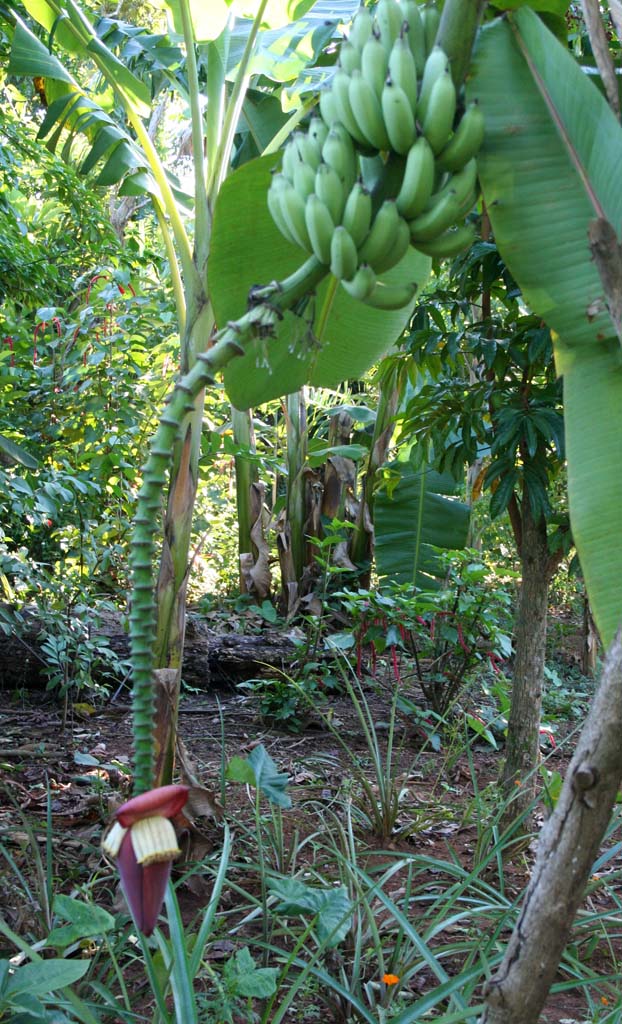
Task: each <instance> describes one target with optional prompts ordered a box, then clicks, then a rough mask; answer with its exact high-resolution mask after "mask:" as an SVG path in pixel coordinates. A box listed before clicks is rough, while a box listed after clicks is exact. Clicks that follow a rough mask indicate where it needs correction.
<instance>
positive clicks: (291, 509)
mask: <svg viewBox="0 0 622 1024" xmlns="http://www.w3.org/2000/svg"><path fill="white" fill-rule="evenodd" d="M285 415H286V423H287V524H288V527H289V539H290V544H291V554H292V563H293V569H294V573H295V580H296V582H297V583H298V584H300V581H301V579H302V573H303V569H304V565H305V543H306V542H305V536H304V527H305V521H306V518H307V500H306V481H305V474H304V469H305V465H306V461H307V447H308V446H307V406H306V397H305V390H304V388H301V390H300V391H295V392H293V394H291V395H288V396H287V401H286V411H285ZM287 582H291V581H287Z"/></svg>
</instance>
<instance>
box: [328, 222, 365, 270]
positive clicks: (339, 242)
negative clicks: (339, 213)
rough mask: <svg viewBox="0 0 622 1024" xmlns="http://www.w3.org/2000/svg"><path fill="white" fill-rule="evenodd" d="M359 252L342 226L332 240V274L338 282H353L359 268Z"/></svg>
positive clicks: (336, 229) (336, 230) (337, 229)
mask: <svg viewBox="0 0 622 1024" xmlns="http://www.w3.org/2000/svg"><path fill="white" fill-rule="evenodd" d="M358 261H359V260H358V252H357V251H356V246H355V244H354V242H353V240H352V236H351V234H350V232H349V231H348V230H347V229H346V228H344V226H343V225H342V224H340V225H339V227H337V228H335V231H334V233H333V237H332V238H331V240H330V272H331V274H333V276H334V277H336V278H337V280H338V281H344V280H345V281H351V280H352V278H353V277H354V275H355V274H356V270H357V267H358Z"/></svg>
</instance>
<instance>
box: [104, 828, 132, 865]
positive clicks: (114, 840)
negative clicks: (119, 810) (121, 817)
mask: <svg viewBox="0 0 622 1024" xmlns="http://www.w3.org/2000/svg"><path fill="white" fill-rule="evenodd" d="M126 832H127V829H126V828H123V825H119V822H118V821H115V822H114V824H113V825H112V826H111V827H110V828H109V829H108V831H107V832H106V835H105V836H104V838H103V839H102V850H103V851H104V853H105V854H106V856H107V857H110V858H111V859H112V860H114V859H115V858H116V856H117V854H118V852H119V850H120V849H121V843H122V842H123V837H124V836H125V833H126Z"/></svg>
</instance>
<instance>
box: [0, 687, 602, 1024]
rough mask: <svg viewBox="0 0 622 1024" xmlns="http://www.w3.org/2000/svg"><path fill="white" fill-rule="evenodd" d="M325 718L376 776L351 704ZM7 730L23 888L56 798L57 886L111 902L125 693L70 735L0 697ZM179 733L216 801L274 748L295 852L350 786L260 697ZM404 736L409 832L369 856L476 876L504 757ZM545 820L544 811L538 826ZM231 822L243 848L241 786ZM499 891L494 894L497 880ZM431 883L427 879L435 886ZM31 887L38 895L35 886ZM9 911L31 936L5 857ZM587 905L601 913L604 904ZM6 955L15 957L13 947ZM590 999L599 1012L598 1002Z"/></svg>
mask: <svg viewBox="0 0 622 1024" xmlns="http://www.w3.org/2000/svg"><path fill="white" fill-rule="evenodd" d="M371 708H372V717H373V721H374V722H375V724H376V731H377V735H378V736H379V737H380V741H381V743H382V742H384V737H385V736H386V716H387V707H386V702H385V701H384V700H383V698H382V696H376V697H374V698H371ZM325 711H326V713H327V714H328V715H329V717H330V720H331V722H332V725H333V726H334V727H336V729H337V731H338V733H339V735H340V736H341V737H342V739H344V740H345V741H346V742H347V744H348V745H349V746H350V748H351V750H352V751H354V752H356V753H357V754H358V755H359V758H360V764H361V765H363V767H365V766H366V765H367V766H368V768H369V769H370V768H371V765H370V761H369V753H368V748H367V746H366V744H365V740H364V737H363V734H362V730H361V726H360V723H359V720H358V719H357V716H356V714H355V713H354V711H353V708H352V704H351V701H350V700H349V699H348V698H347V697H343V696H340V697H336V698H331V699H330V700H329V701H328V703H327V704H326V706H325ZM0 720H1V722H2V730H1V733H0V783H1V794H0V828H1V832H0V839H1V841H2V844H3V847H4V849H6V850H8V851H9V854H10V857H11V858H12V860H13V865H14V866H16V867H17V868H18V869H19V870H21V871H22V872H23V874H24V876H25V877H26V878H32V875H33V870H34V868H33V858H32V851H31V850H30V846H29V844H30V840H29V832H28V829H29V827H30V828H34V829H35V831H36V833H37V838H38V841H39V844H40V849H41V850H43V848H44V841H45V829H44V825H45V820H46V813H47V811H46V808H47V799H48V797H47V793H48V787H49V793H50V795H51V806H50V810H51V815H52V823H53V833H52V842H53V848H54V853H55V864H56V868H55V872H56V875H57V878H58V885H59V887H60V888H61V889H62V890H63V891H66V892H71V891H72V888H73V887H75V885H76V884H79V883H80V882H81V880H82V879H83V877H84V873H85V872H91V873H93V872H102V871H103V872H104V873H103V875H102V877H103V878H104V881H105V879H106V877H108V880H109V881H108V888H107V887H106V884H103V886H102V893H106V894H108V895H109V894H110V891H111V886H112V882H111V880H110V875H108V876H106V874H105V868H102V861H101V857H100V852H99V839H100V836H101V830H102V825H103V823H104V822H105V821H106V819H107V817H108V815H109V811H110V808H111V807H112V806H113V805H114V804H115V802H117V803H118V802H119V801H120V800H121V799H122V798H123V797H124V795H125V794H126V793H127V790H128V779H127V776H126V774H125V769H126V767H127V768H129V765H130V759H131V716H130V708H129V704H128V703H127V698H126V697H125V698H124V696H123V694H121V695H117V700H116V702H115V703H108V704H104V705H103V706H101V707H97V708H95V709H94V708H92V707H91V706H89V705H88V704H86V703H85V704H80V703H78V704H74V705H73V706H71V705H70V710H69V714H68V716H67V721H66V723H65V727H64V728H63V715H62V710H61V709H60V708H59V707H58V705H57V704H55V703H52V702H49V701H46V699H45V696H44V695H42V694H39V695H31V696H30V697H28V698H26V697H24V695H23V694H21V695H20V696H19V697H18V696H15V695H11V694H8V693H5V694H3V695H0ZM221 723H222V732H221ZM180 732H181V735H182V737H183V740H184V743H185V745H186V748H187V751H188V756H189V758H190V760H191V763H192V766H193V768H194V770H195V772H196V775H197V776H198V777H199V778H200V780H201V781H202V782H203V783H204V784H205V785H206V786H208V787H215V789H216V790H218V791H219V787H220V783H219V779H220V777H221V765H222V763H223V757H224V759H225V760H227V761H228V760H229V759H230V758H231V757H233V756H234V755H240V756H242V757H245V756H246V755H247V754H248V752H249V751H250V750H251V749H252V748H253V746H254V745H256V744H258V743H262V744H263V745H264V746H265V747H266V749H267V750H268V752H269V753H270V755H271V757H272V758H273V759H274V761H275V762H276V763H277V765H278V767H279V769H280V770H281V771H284V772H287V773H288V775H289V778H290V786H289V792H290V794H291V796H292V800H293V808H292V810H291V811H288V812H286V814H285V815H284V820H285V829H286V836H285V838H286V845H287V843H288V842H290V843H293V842H295V841H297V842H300V841H301V840H302V839H303V838H304V837H305V836H308V835H309V833H310V832H311V831H312V830H313V829H314V828H315V827H317V822H316V821H314V820H313V819H312V817H311V816H310V814H309V807H310V806H312V804H313V802H314V801H315V802H319V803H320V804H322V805H323V806H326V807H327V806H330V805H331V804H333V803H334V804H335V807H337V806H338V804H337V801H338V798H339V794H340V792H341V787H342V786H343V782H344V779H345V778H347V777H348V776H351V774H352V771H351V769H352V764H351V761H349V758H348V757H347V756H346V755H345V753H344V751H343V749H342V748H341V747H340V744H339V742H338V741H337V740H336V738H335V733H334V732H332V731H331V730H330V729H329V728H328V727H327V725H326V724H325V722H323V721H322V719H321V718H320V717H319V716H317V715H313V714H311V715H310V716H309V718H308V720H307V721H306V723H305V728H304V730H303V731H302V732H300V733H298V734H291V733H287V732H284V731H278V730H275V729H271V728H269V727H268V725H267V724H266V723H265V722H263V721H262V720H261V718H260V717H259V715H258V705H257V700H256V698H254V697H253V696H252V695H242V694H241V693H240V692H239V691H235V690H228V691H224V692H220V693H204V694H197V693H192V694H189V695H186V696H184V698H183V701H182V706H181V712H180ZM221 735H224V740H225V750H224V753H223V750H222V748H221ZM398 738H399V743H398V745H397V748H396V753H395V763H396V772H397V773H398V774H399V773H401V774H402V776H403V784H404V792H405V799H404V802H403V804H402V807H401V811H400V818H399V822H398V826H399V828H400V829H402V832H401V834H397V835H395V836H393V837H391V838H389V839H387V840H385V841H384V842H380V841H378V840H377V839H375V838H374V837H373V836H372V835H371V834H369V833H368V834H367V835H366V834H365V830H364V829H362V830H360V836H359V837H360V843H361V855H362V856H364V857H365V858H366V863H368V864H369V865H371V866H372V867H373V865H374V864H376V865H377V864H378V863H382V858H383V851H389V852H393V853H394V852H395V851H398V852H399V851H403V852H407V853H413V852H415V853H424V854H426V855H430V856H432V857H436V858H439V859H446V858H448V857H457V858H458V859H459V860H460V862H461V863H462V864H463V865H465V866H468V865H470V864H471V863H472V860H473V856H474V849H475V846H476V843H477V841H478V835H480V834H481V822H478V821H477V820H474V806H475V804H474V794H475V787H477V788H478V790H479V791H480V793H481V792H483V793H484V795H485V796H486V794H487V793H488V792H490V793H491V794H493V792H494V791H493V789H492V787H491V784H492V783H494V780H495V779H496V778H497V776H498V772H499V768H500V759H501V755H500V752H498V751H495V750H493V749H492V748H491V747H490V746H488V745H487V744H479V745H478V744H476V745H474V746H473V747H472V750H471V754H470V756H467V755H466V754H465V753H464V752H462V753H461V752H460V751H459V749H458V747H457V746H452V744H451V741H449V742H446V743H444V745H443V747H442V748H441V750H440V751H437V752H434V751H432V750H430V749H422V737H421V735H420V734H418V731H417V729H416V728H413V727H412V723H409V722H408V721H407V720H403V721H401V722H400V726H399V729H398ZM570 753H571V751H570V750H569V749H567V748H565V747H564V748H563V750H560V749H559V748H558V749H557V750H554V751H552V752H551V751H550V750H549V754H550V760H549V762H548V763H549V767H550V768H551V769H557V770H560V771H563V768H564V766H565V764H566V763H567V760H568V758H569V755H570ZM370 779H371V776H370ZM371 781H372V782H373V779H372V780H371ZM487 787H490V788H489V789H487ZM484 803H485V802H484ZM544 813H545V812H544V810H543V809H542V811H541V812H540V820H542V818H543V815H544ZM225 814H226V817H227V819H228V820H229V822H230V823H231V825H232V827H233V830H234V833H235V832H237V834H238V835H240V836H242V835H244V829H245V828H246V827H247V826H250V827H252V799H249V795H248V794H247V792H246V789H245V787H243V786H240V785H233V784H228V785H227V788H226V811H225ZM27 823H29V824H27ZM220 835H221V833H220V825H218V824H217V823H216V822H215V821H208V822H207V823H206V824H205V827H204V829H203V838H202V840H196V844H198V846H197V845H196V844H195V847H194V852H193V856H194V857H196V856H200V855H201V854H202V853H205V852H207V851H209V850H210V849H217V848H218V844H219V842H220ZM201 842H202V843H203V848H202V849H201ZM313 849H314V847H313V844H312V843H308V844H306V845H304V846H303V848H302V851H301V856H302V857H303V858H304V857H305V856H306V857H312V856H313ZM1 850H2V846H0V851H1ZM290 852H291V851H290ZM532 862H533V848H532V847H529V846H527V845H526V846H525V847H524V848H523V850H522V851H521V852H520V854H518V855H517V856H516V858H515V860H513V861H512V862H510V863H508V864H507V865H506V867H505V884H506V886H507V892H508V895H510V896H511V897H516V898H519V896H520V893H521V891H522V889H523V887H524V885H525V883H526V881H527V879H528V877H529V869H530V865H531V863H532ZM490 881H491V883H492V884H494V879H492V878H491V879H490ZM434 882H435V879H434V878H432V877H431V884H434ZM32 884H33V887H35V888H36V883H35V881H34V880H33V883H32ZM18 892H19V893H20V895H19V896H16V893H18ZM208 896H209V893H204V892H202V891H201V888H200V886H199V887H196V888H193V886H192V885H189V886H188V887H187V889H186V890H185V900H186V903H187V909H188V908H192V910H193V911H196V910H197V906H198V905H200V903H201V901H203V900H205V899H207V898H208ZM102 898H103V899H104V900H105V899H106V896H105V895H104V896H103V897H102ZM234 901H235V897H234V895H233V894H231V893H230V894H229V895H228V896H226V898H225V903H228V904H229V906H231V905H232V904H233V903H234ZM0 904H1V906H0V909H1V910H2V913H3V915H4V917H5V919H6V920H7V921H8V923H9V924H10V926H11V927H12V928H13V929H14V930H15V931H17V932H18V933H20V934H23V935H28V934H33V933H34V932H36V925H35V921H34V919H33V910H32V906H31V905H30V903H29V901H28V900H25V899H24V896H23V892H22V891H21V890H20V888H19V886H17V887H16V881H15V875H14V869H13V867H12V866H11V865H10V864H9V863H8V862H7V860H6V858H4V863H3V864H2V866H1V867H0ZM591 906H592V908H593V907H594V906H598V894H597V893H596V894H595V895H594V896H593V897H592V903H591ZM603 909H604V908H603ZM2 955H3V956H7V955H11V953H9V951H8V949H5V951H4V952H3V953H2ZM611 955H612V951H611V950H610V949H609V950H608V948H607V946H606V944H605V943H602V945H598V946H597V947H596V948H595V950H594V951H593V953H592V959H591V960H590V965H591V966H592V967H593V968H594V969H595V970H598V964H599V963H601V965H602V972H603V974H606V973H613V971H614V970H615V966H612V964H611ZM593 998H594V1001H596V1002H597V1001H598V1000H599V996H598V995H597V994H596V993H593ZM585 1007H586V1003H585V999H584V998H583V996H582V995H581V994H580V993H579V992H577V991H576V990H572V991H569V992H565V993H558V994H555V995H552V996H550V998H549V1002H548V1004H547V1007H546V1013H545V1014H544V1016H543V1017H542V1020H543V1021H547V1022H548V1024H562V1022H563V1024H572V1022H581V1024H582V1022H583V1021H586V1020H591V1019H592V1017H591V1016H590V1015H589V1014H587V1012H586V1009H585ZM292 1019H294V1018H292ZM296 1019H298V1020H304V1019H307V1018H305V1017H304V1016H303V1017H297V1018H296ZM308 1019H311V1017H309V1018H308Z"/></svg>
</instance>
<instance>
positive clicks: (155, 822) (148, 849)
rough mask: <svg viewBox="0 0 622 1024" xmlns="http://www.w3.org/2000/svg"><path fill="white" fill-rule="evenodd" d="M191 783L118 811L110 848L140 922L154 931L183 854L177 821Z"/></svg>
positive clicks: (164, 788) (134, 799) (163, 790)
mask: <svg viewBox="0 0 622 1024" xmlns="http://www.w3.org/2000/svg"><path fill="white" fill-rule="evenodd" d="M188 792H189V790H188V786H160V787H159V788H158V789H150V790H149V791H148V792H147V793H141V794H140V795H139V796H135V797H132V799H131V800H128V801H126V803H124V804H122V805H121V807H119V808H118V809H117V810H116V811H115V815H114V816H115V821H114V824H113V825H112V827H111V828H110V830H109V831H108V832H107V834H106V835H105V836H104V839H103V841H102V848H103V850H104V853H105V854H107V856H108V857H110V858H111V859H113V860H116V863H117V868H118V869H119V875H120V877H121V888H122V889H123V892H124V895H125V898H126V900H127V903H128V906H129V908H130V911H131V913H132V917H133V918H134V923H135V924H136V927H137V928H138V929H139V930H140V931H141V932H142V933H143V934H144V935H151V933H152V931H153V929H154V928H155V926H156V921H157V919H158V916H159V914H160V909H161V907H162V903H163V902H164V893H165V891H166V885H167V882H168V880H169V876H170V873H171V864H172V862H173V858H174V857H176V856H177V854H178V853H180V852H181V851H180V849H179V847H178V845H177V836H176V835H175V829H174V828H173V824H172V822H171V818H174V817H175V816H176V815H177V814H179V812H180V811H181V809H182V807H183V806H184V804H185V803H186V800H187V799H188Z"/></svg>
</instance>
